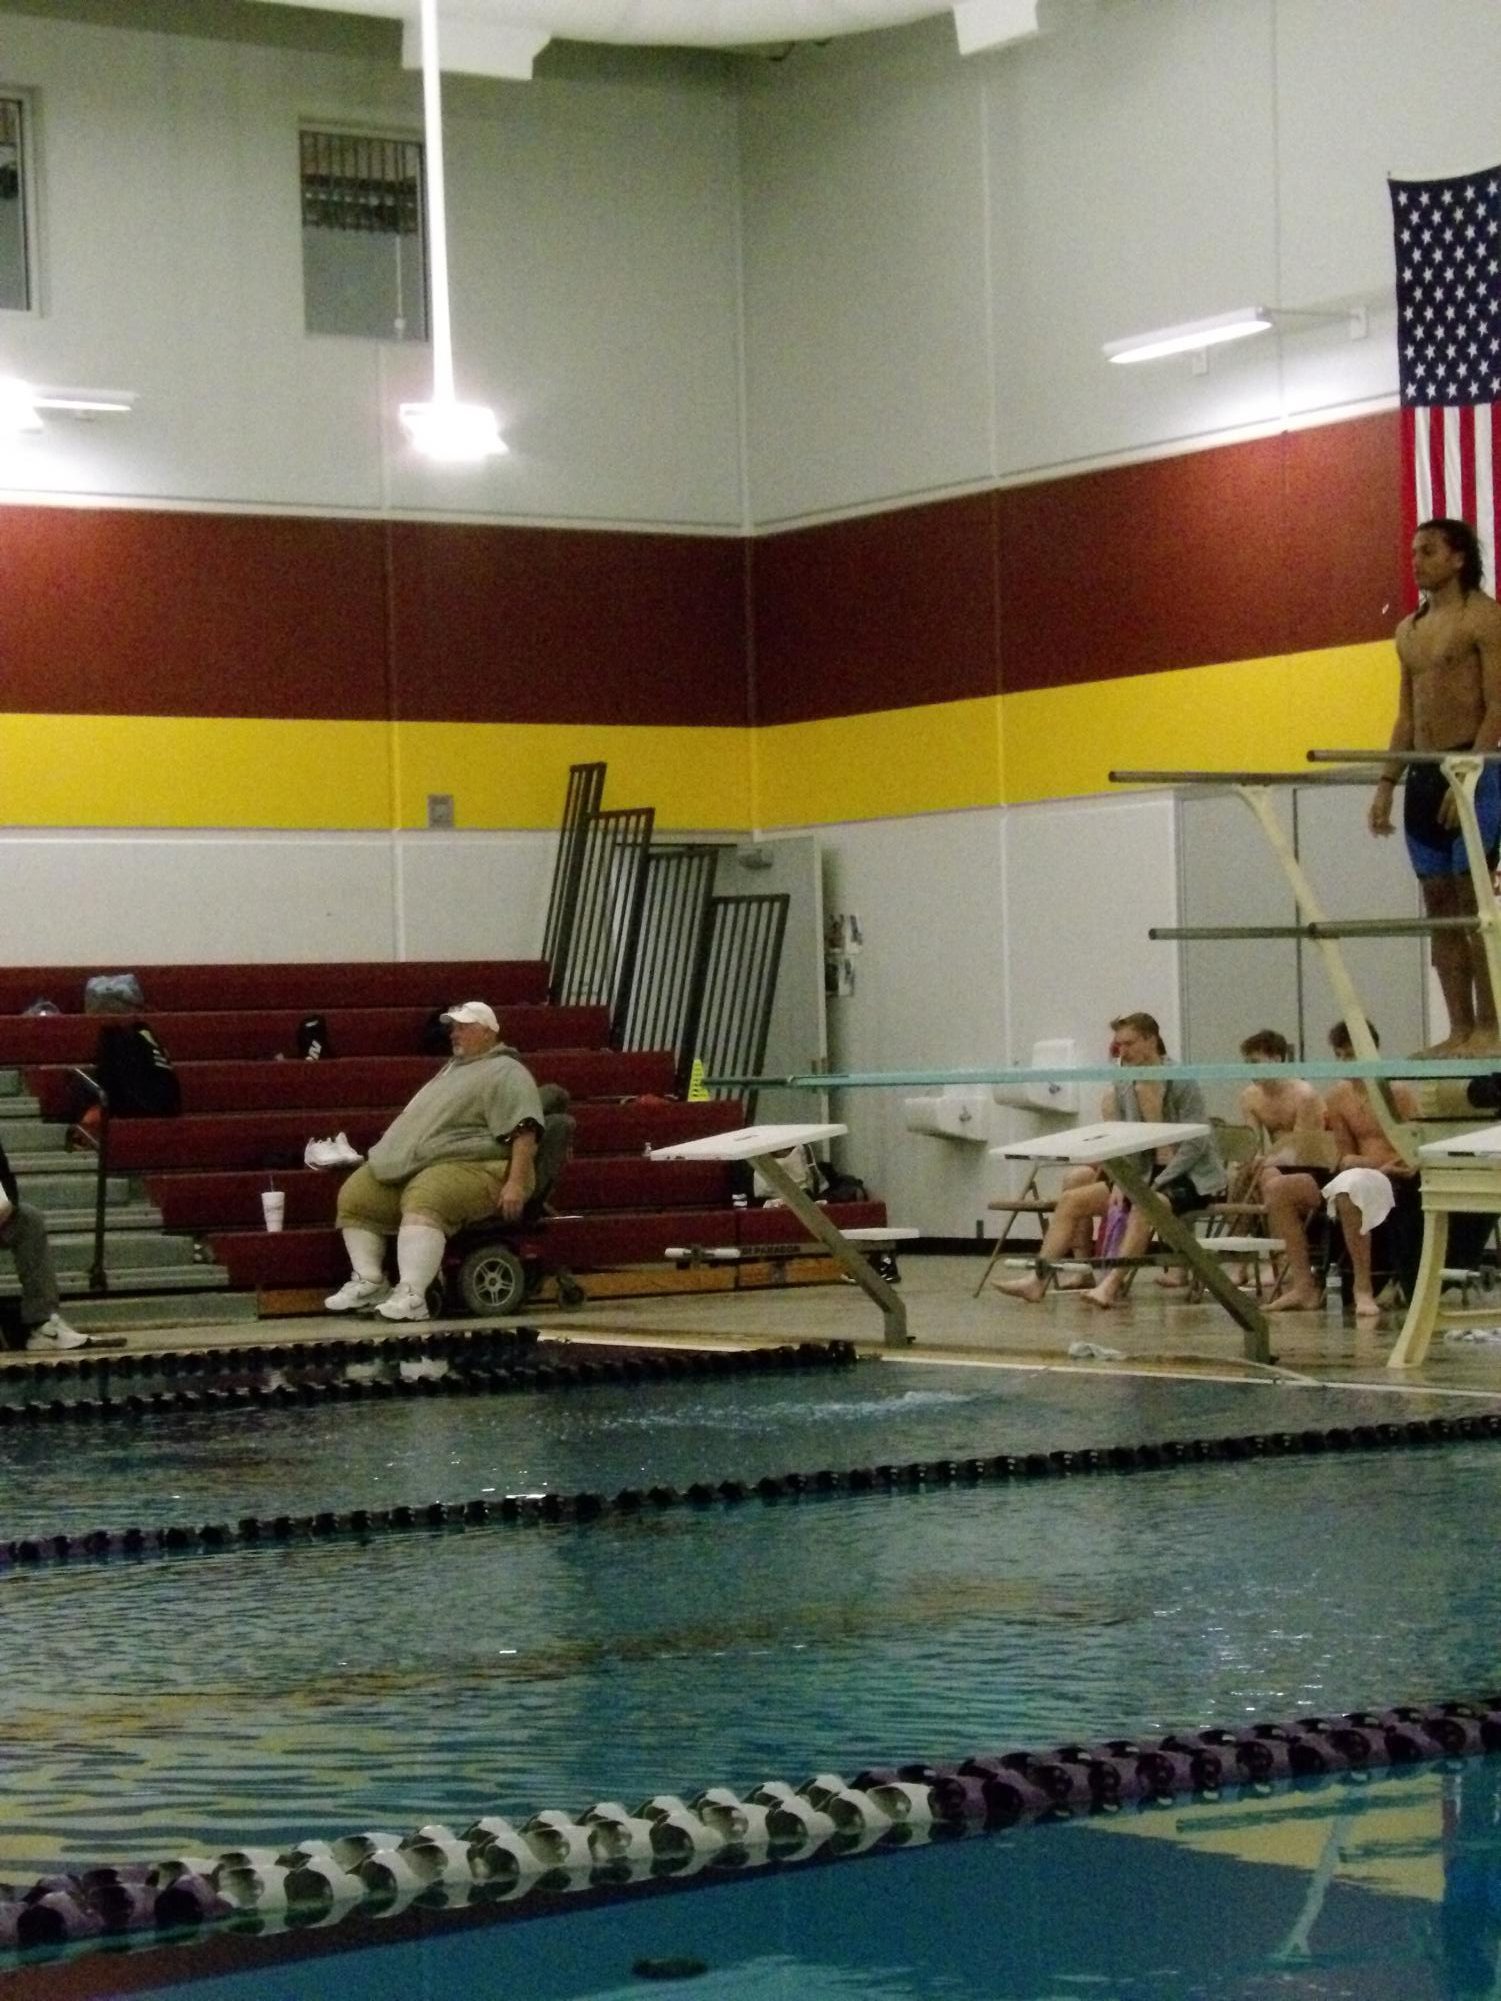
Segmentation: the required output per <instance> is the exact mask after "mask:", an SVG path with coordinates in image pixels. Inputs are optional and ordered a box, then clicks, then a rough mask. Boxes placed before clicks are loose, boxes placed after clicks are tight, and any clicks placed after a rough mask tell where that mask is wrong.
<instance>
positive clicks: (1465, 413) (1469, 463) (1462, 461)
mask: <svg viewBox="0 0 1501 2001" xmlns="http://www.w3.org/2000/svg"><path fill="white" fill-rule="evenodd" d="M1475 506H1476V494H1475V412H1474V410H1473V408H1472V407H1471V406H1470V405H1469V404H1468V403H1467V404H1466V405H1465V407H1464V409H1462V410H1461V411H1460V413H1459V518H1460V520H1461V521H1468V522H1470V523H1472V524H1473V523H1474V520H1475Z"/></svg>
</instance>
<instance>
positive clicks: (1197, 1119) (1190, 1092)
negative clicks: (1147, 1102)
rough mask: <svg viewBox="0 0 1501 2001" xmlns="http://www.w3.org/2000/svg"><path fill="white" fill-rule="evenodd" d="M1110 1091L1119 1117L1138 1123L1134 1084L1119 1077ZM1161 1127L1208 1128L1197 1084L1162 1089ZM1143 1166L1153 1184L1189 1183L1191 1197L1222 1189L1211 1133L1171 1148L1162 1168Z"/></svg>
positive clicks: (1180, 1083)
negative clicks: (1166, 1182) (1162, 1125)
mask: <svg viewBox="0 0 1501 2001" xmlns="http://www.w3.org/2000/svg"><path fill="white" fill-rule="evenodd" d="M1114 1089H1115V1102H1116V1104H1117V1105H1118V1106H1119V1107H1120V1115H1121V1117H1122V1118H1123V1119H1139V1118H1140V1117H1141V1116H1142V1111H1141V1105H1140V1103H1139V1102H1138V1100H1137V1096H1136V1086H1135V1084H1133V1083H1132V1082H1131V1081H1130V1079H1129V1077H1127V1076H1125V1075H1123V1076H1122V1077H1121V1079H1120V1081H1119V1082H1118V1083H1117V1084H1116V1085H1115V1087H1114ZM1154 1123H1155V1121H1154ZM1162 1123H1163V1124H1164V1125H1168V1126H1177V1125H1184V1126H1189V1125H1194V1126H1198V1125H1208V1123H1209V1114H1208V1112H1207V1111H1206V1110H1205V1108H1204V1093H1203V1091H1202V1090H1201V1089H1200V1087H1199V1086H1198V1085H1197V1084H1195V1083H1193V1082H1192V1081H1191V1080H1190V1079H1188V1078H1184V1079H1183V1080H1181V1081H1180V1080H1179V1079H1177V1078H1173V1079H1172V1080H1171V1081H1170V1082H1169V1083H1166V1084H1164V1085H1163V1087H1162ZM1146 1165H1147V1167H1148V1169H1149V1170H1154V1171H1153V1174H1152V1178H1153V1179H1154V1180H1155V1181H1191V1182H1192V1183H1193V1186H1194V1191H1195V1193H1196V1194H1199V1195H1217V1194H1218V1193H1219V1192H1220V1190H1221V1189H1222V1188H1223V1187H1224V1186H1225V1163H1224V1161H1222V1160H1221V1159H1220V1150H1219V1148H1218V1147H1217V1146H1216V1145H1215V1142H1214V1134H1213V1133H1212V1132H1210V1133H1208V1134H1206V1136H1205V1137H1204V1138H1203V1139H1189V1140H1185V1141H1184V1142H1183V1144H1182V1145H1181V1146H1179V1147H1175V1148H1174V1150H1173V1153H1172V1155H1171V1157H1170V1158H1169V1160H1168V1162H1167V1165H1166V1166H1165V1167H1157V1166H1156V1163H1155V1162H1154V1161H1151V1160H1150V1159H1149V1160H1148V1161H1147V1163H1146Z"/></svg>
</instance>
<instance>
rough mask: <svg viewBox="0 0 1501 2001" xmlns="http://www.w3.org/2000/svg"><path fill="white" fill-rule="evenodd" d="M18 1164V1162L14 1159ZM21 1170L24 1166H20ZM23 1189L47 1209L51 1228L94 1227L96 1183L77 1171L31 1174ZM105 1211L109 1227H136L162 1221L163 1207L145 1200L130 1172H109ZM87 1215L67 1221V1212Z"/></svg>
mask: <svg viewBox="0 0 1501 2001" xmlns="http://www.w3.org/2000/svg"><path fill="white" fill-rule="evenodd" d="M12 1165H13V1166H14V1165H15V1163H14V1162H12ZM16 1172H17V1174H18V1175H19V1174H20V1169H19V1168H17V1169H16ZM21 1193H22V1196H23V1197H24V1199H25V1200H26V1201H27V1202H29V1203H30V1204H31V1206H32V1208H33V1209H41V1210H43V1211H45V1213H46V1217H47V1224H48V1227H49V1228H50V1229H56V1230H66V1229H69V1228H74V1229H79V1230H82V1229H90V1230H91V1229H93V1227H94V1184H93V1182H92V1181H81V1180H80V1179H79V1177H78V1176H77V1175H76V1174H72V1173H68V1174H47V1173H40V1174H28V1175H27V1176H26V1177H25V1179H24V1181H22V1183H21ZM104 1202H105V1211H106V1214H107V1215H108V1217H109V1227H110V1228H111V1229H112V1230H115V1229H133V1228H135V1227H136V1225H137V1223H138V1222H143V1221H145V1220H146V1219H147V1218H149V1219H151V1220H152V1221H154V1222H157V1223H160V1221H161V1211H160V1210H159V1209H157V1208H155V1207H154V1206H153V1205H152V1204H151V1203H149V1202H143V1201H142V1200H141V1199H140V1196H139V1195H138V1194H137V1192H136V1190H135V1188H134V1186H133V1184H132V1182H131V1179H130V1176H129V1175H128V1174H111V1175H108V1176H107V1177H106V1179H105V1183H104ZM74 1215H76V1216H82V1217H86V1219H87V1220H86V1222H81V1223H77V1224H72V1225H70V1224H67V1223H65V1222H63V1221H62V1218H63V1217H64V1216H74Z"/></svg>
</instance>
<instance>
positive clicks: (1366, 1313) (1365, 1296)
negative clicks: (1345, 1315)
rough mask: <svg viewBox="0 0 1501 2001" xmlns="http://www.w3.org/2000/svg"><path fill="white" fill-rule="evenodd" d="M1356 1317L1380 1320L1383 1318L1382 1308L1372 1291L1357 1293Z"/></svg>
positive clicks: (1358, 1318)
mask: <svg viewBox="0 0 1501 2001" xmlns="http://www.w3.org/2000/svg"><path fill="white" fill-rule="evenodd" d="M1355 1318H1356V1319H1357V1320H1379V1319H1380V1318H1381V1308H1380V1307H1379V1306H1378V1305H1377V1304H1376V1300H1375V1296H1374V1295H1373V1294H1372V1293H1369V1292H1357V1293H1356V1295H1355Z"/></svg>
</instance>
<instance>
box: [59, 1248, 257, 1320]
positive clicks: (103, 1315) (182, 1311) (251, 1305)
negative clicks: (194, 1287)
mask: <svg viewBox="0 0 1501 2001" xmlns="http://www.w3.org/2000/svg"><path fill="white" fill-rule="evenodd" d="M204 1269H206V1267H204V1266H202V1265H200V1266H198V1270H199V1271H203V1270H204ZM63 1312H64V1313H65V1315H66V1316H67V1318H68V1320H69V1321H70V1322H71V1323H72V1325H73V1326H75V1327H77V1328H79V1329H80V1330H81V1331H82V1332H83V1333H86V1334H104V1333H129V1332H131V1331H133V1330H135V1329H138V1328H152V1327H201V1326H205V1325H210V1326H220V1325H223V1324H226V1323H228V1324H232V1325H239V1324H241V1323H243V1322H246V1321H252V1322H253V1321H254V1320H256V1319H257V1318H258V1314H259V1309H258V1306H257V1303H256V1297H255V1294H254V1293H253V1292H213V1291H209V1292H205V1291H202V1290H199V1291H184V1292H177V1293H171V1292H163V1293H124V1292H122V1293H111V1294H110V1295H109V1296H108V1297H107V1298H105V1299H69V1300H68V1301H67V1303H66V1304H65V1306H64V1308H63Z"/></svg>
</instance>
